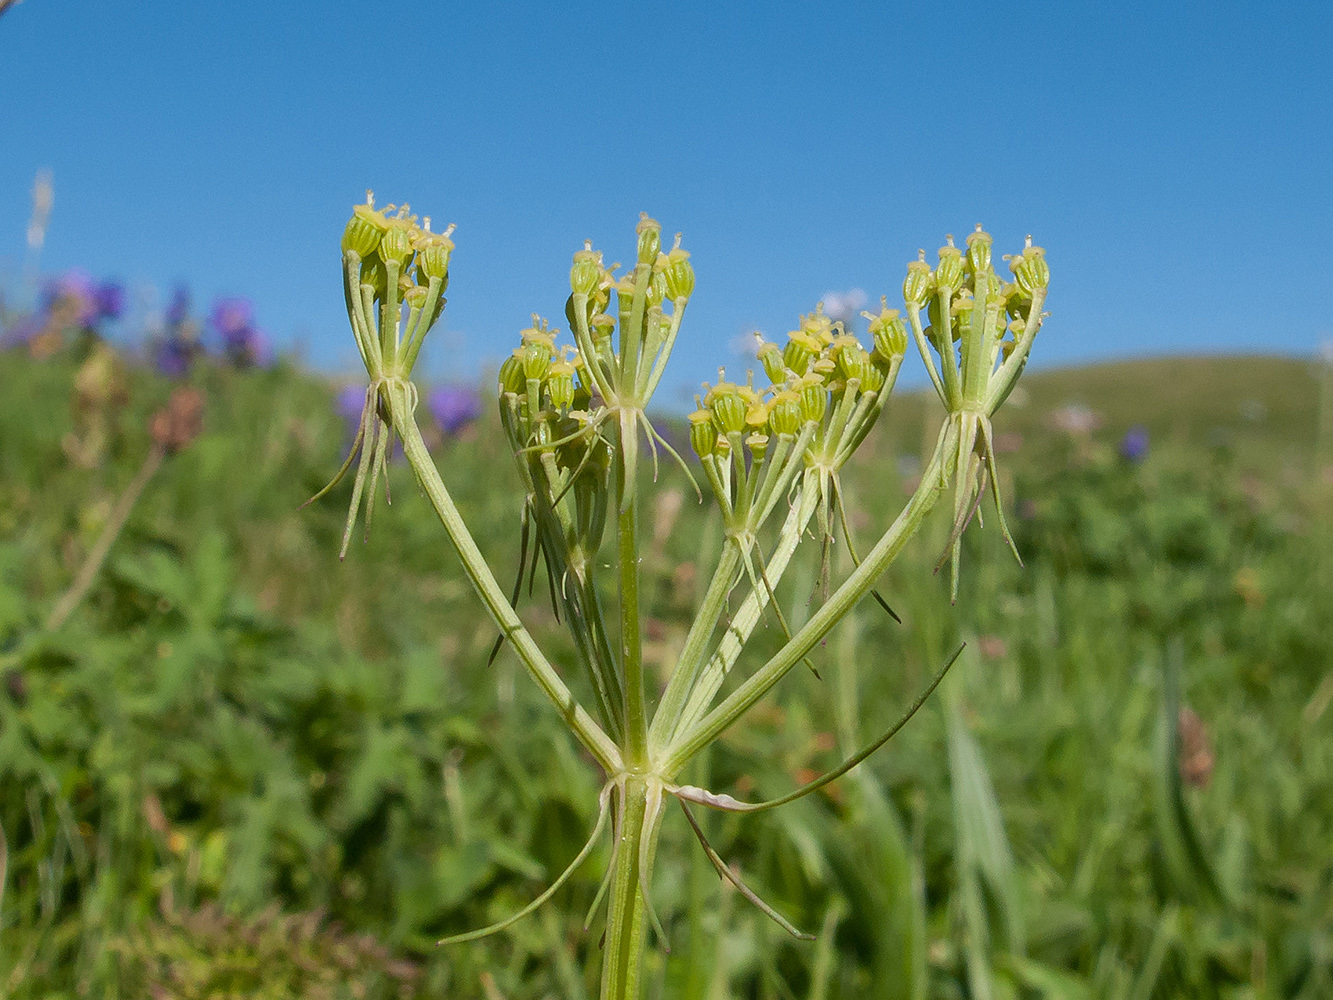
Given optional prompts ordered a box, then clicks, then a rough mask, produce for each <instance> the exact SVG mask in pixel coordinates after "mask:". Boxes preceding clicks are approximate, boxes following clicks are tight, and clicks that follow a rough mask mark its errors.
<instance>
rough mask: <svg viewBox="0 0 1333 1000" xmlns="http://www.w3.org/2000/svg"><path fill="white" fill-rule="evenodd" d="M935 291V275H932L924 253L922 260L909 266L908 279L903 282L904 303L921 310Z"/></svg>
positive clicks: (915, 261)
mask: <svg viewBox="0 0 1333 1000" xmlns="http://www.w3.org/2000/svg"><path fill="white" fill-rule="evenodd" d="M934 291H935V288H934V275H932V274H931V273H930V265H929V264H927V263H926V259H925V252H924V251H922V254H921V259H920V260H914V261H912V262H910V263H909V264H908V265H907V277H906V278H905V279H904V280H903V301H904V302H906V303H907V304H908V305H915V306H916V307H917V308H918V309H920V308H921V306H922V305H923V304H924V303H925V301H926V300H927V299H929V298H930V297H931V294H932V293H933V292H934Z"/></svg>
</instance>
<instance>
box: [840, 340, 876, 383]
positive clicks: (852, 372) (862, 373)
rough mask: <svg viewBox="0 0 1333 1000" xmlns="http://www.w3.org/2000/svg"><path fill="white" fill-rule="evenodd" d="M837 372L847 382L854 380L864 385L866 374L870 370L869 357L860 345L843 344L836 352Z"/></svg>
mask: <svg viewBox="0 0 1333 1000" xmlns="http://www.w3.org/2000/svg"><path fill="white" fill-rule="evenodd" d="M837 358H838V370H839V371H840V372H841V373H842V377H843V378H844V379H846V380H847V381H849V382H850V381H851V380H852V379H856V380H857V381H858V382H859V383H860V384H861V385H862V386H864V385H865V381H866V372H867V370H868V369H869V368H870V355H869V354H867V353H866V351H865V348H863V347H862V346H861V345H860V344H855V343H853V344H843V345H842V346H840V347H839V348H838V350H837Z"/></svg>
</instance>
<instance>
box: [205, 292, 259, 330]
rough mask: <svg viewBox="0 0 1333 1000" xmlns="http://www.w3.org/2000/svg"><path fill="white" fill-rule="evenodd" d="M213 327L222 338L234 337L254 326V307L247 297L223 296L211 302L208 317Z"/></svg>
mask: <svg viewBox="0 0 1333 1000" xmlns="http://www.w3.org/2000/svg"><path fill="white" fill-rule="evenodd" d="M209 322H210V323H211V324H212V326H213V329H214V330H216V331H217V332H218V334H219V335H220V336H221V337H222V339H223V340H226V339H227V338H228V337H235V336H238V335H239V334H241V333H243V332H244V331H246V330H249V329H250V328H251V327H252V326H254V322H255V307H254V305H253V304H252V303H251V302H250V300H249V299H242V298H225V299H217V300H216V301H215V302H214V303H213V312H212V315H211V316H210V317H209Z"/></svg>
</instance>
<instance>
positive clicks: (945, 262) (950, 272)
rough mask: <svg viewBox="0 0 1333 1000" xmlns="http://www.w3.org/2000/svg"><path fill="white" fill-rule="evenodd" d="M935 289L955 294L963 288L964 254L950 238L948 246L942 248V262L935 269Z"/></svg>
mask: <svg viewBox="0 0 1333 1000" xmlns="http://www.w3.org/2000/svg"><path fill="white" fill-rule="evenodd" d="M935 287H936V288H938V289H939V290H940V291H945V290H947V291H948V292H949V294H951V295H952V294H953V293H954V292H956V291H958V289H960V288H962V287H963V254H962V252H961V251H960V250H959V249H958V248H957V247H956V246H954V245H953V237H952V236H950V237H949V243H948V245H947V246H942V247H940V262H939V265H938V266H937V267H936V268H935Z"/></svg>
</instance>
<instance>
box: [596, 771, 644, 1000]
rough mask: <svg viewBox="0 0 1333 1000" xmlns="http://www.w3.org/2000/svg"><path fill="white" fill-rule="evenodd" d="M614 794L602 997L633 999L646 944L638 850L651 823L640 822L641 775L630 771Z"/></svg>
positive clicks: (639, 987)
mask: <svg viewBox="0 0 1333 1000" xmlns="http://www.w3.org/2000/svg"><path fill="white" fill-rule="evenodd" d="M618 794H619V799H620V801H619V802H618V803H617V816H616V852H615V872H614V873H613V875H612V881H611V903H610V912H609V913H608V914H607V918H606V944H605V949H604V957H603V960H602V991H601V1000H638V997H639V996H640V994H641V992H642V985H643V983H642V979H643V953H644V949H645V947H646V946H647V944H648V928H647V919H646V910H647V900H646V899H644V897H643V889H642V887H643V885H644V884H646V883H647V882H648V881H649V879H650V877H651V874H652V873H651V872H647V873H641V872H640V870H639V863H640V858H641V857H642V856H643V855H644V853H646V852H644V851H643V850H642V848H643V845H644V843H645V839H647V841H649V842H651V838H652V837H653V835H654V832H655V831H654V829H653V827H655V826H656V822H654V823H653V824H652V825H651V826H650V825H649V824H648V823H646V822H645V819H646V815H645V813H646V809H647V804H648V784H647V781H646V780H645V779H644V778H643V777H642V776H641V775H630V776H629V777H628V778H627V779H626V780H625V782H624V784H622V785H621V786H620V790H619V793H618Z"/></svg>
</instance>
